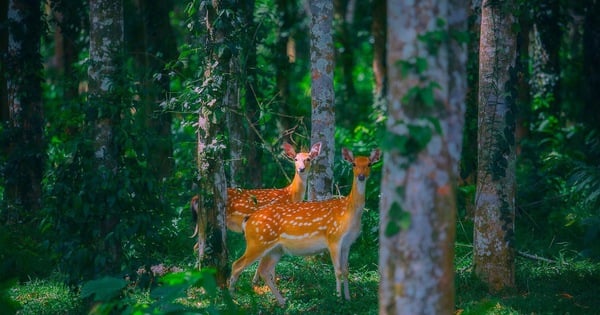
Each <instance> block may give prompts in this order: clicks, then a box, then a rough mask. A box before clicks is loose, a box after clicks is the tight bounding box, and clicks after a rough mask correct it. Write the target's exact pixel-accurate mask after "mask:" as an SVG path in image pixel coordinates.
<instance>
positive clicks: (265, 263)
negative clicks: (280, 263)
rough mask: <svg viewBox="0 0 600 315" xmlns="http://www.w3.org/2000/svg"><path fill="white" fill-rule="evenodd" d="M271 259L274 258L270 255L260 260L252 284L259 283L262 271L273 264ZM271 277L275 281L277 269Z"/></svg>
mask: <svg viewBox="0 0 600 315" xmlns="http://www.w3.org/2000/svg"><path fill="white" fill-rule="evenodd" d="M271 259H272V258H271V256H270V255H265V256H263V257H262V258H261V259H260V261H259V263H258V267H257V268H256V272H255V273H254V277H253V278H252V284H257V283H258V280H259V278H260V270H261V269H265V268H266V267H265V266H268V265H269V264H270V263H271V261H270V260H271ZM271 276H272V277H273V279H275V268H273V274H272V275H271Z"/></svg>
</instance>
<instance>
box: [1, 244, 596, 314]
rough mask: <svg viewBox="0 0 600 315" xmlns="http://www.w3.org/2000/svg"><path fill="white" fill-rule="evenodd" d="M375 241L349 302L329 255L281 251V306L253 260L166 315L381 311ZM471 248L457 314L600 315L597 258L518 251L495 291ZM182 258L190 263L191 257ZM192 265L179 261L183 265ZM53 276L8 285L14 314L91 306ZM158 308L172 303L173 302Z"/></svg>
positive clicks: (462, 255) (144, 294) (356, 257)
mask: <svg viewBox="0 0 600 315" xmlns="http://www.w3.org/2000/svg"><path fill="white" fill-rule="evenodd" d="M373 245H374V244H372V243H371V242H370V241H366V240H365V239H363V240H362V241H359V242H357V244H355V247H353V251H351V256H350V293H351V300H350V301H342V300H340V299H339V298H338V297H337V296H336V294H335V277H334V274H333V268H332V266H331V263H330V261H329V257H328V256H325V255H320V256H315V257H310V258H301V257H288V256H285V257H284V258H283V259H282V260H281V262H280V263H279V264H278V266H277V285H278V287H279V289H280V291H281V293H282V294H283V295H284V296H285V297H286V298H287V305H286V307H285V308H281V307H279V306H278V305H277V302H276V300H275V299H274V297H273V295H272V294H271V293H270V291H269V289H268V288H267V287H266V286H264V285H262V284H259V285H258V286H252V285H251V279H252V276H253V275H254V271H255V270H256V264H254V265H252V266H251V267H250V268H248V270H246V271H245V272H243V273H242V275H241V277H240V279H239V280H238V283H237V287H236V292H235V294H234V296H233V300H232V301H230V304H228V306H227V304H226V301H225V300H224V299H222V298H218V297H217V298H214V299H212V300H211V301H207V300H208V299H207V297H206V296H207V294H206V292H207V291H206V290H205V289H204V288H189V289H187V290H180V289H181V287H177V288H178V289H176V290H175V291H177V290H179V291H182V292H183V294H184V295H185V296H184V297H183V298H178V299H177V300H176V304H178V305H179V306H180V307H181V308H179V311H182V312H181V313H178V311H176V312H173V313H169V314H183V312H184V311H188V312H189V311H191V313H200V314H209V313H210V314H216V313H213V312H212V311H217V312H218V313H220V314H306V313H310V314H312V315H317V314H378V300H377V294H378V282H379V272H378V267H377V261H376V259H377V253H376V251H375V252H373V248H376V247H373ZM471 252H472V248H471V247H470V245H468V244H459V243H457V246H456V260H455V262H456V263H455V264H456V298H455V302H456V307H455V310H454V313H455V314H460V315H467V314H600V298H599V297H600V262H599V261H591V260H586V259H581V258H578V257H577V256H576V255H572V256H571V257H568V255H565V256H564V257H560V259H559V260H553V259H546V258H541V257H534V256H529V257H524V256H521V255H520V256H518V257H517V259H516V279H517V280H516V282H517V283H516V287H515V288H513V289H510V290H506V291H504V292H501V293H499V294H494V295H492V294H490V293H488V292H487V290H486V289H485V286H484V285H483V284H482V283H480V282H479V281H477V280H476V279H475V278H474V277H473V276H472V270H471V266H472V265H471V260H472V257H471ZM230 254H231V256H232V259H235V258H236V257H238V256H239V255H241V250H233V251H232V252H231V253H230ZM187 263H188V264H191V261H188V262H187ZM191 267H192V266H189V265H187V266H181V268H183V269H186V268H187V269H188V270H189V269H191ZM54 278H56V279H54ZM58 278H59V277H50V278H48V279H32V280H31V281H27V282H23V283H21V284H19V285H17V286H15V287H13V288H12V289H11V290H10V291H9V292H10V295H11V296H12V297H13V298H14V299H15V300H17V301H19V302H20V303H21V306H22V309H21V310H20V311H19V313H18V314H35V315H39V314H88V313H90V311H89V309H90V308H91V306H89V305H88V306H83V302H82V299H81V298H80V295H79V294H77V293H74V292H73V291H71V290H69V288H68V287H67V286H66V285H64V284H63V283H62V282H61V281H60V280H58ZM163 289H164V288H163ZM157 292H158V293H157ZM160 292H162V293H160ZM169 292H171V293H172V292H173V291H164V290H163V291H160V287H158V289H157V287H155V288H154V289H153V290H152V291H150V290H149V289H140V288H136V287H131V286H128V288H127V290H123V293H122V296H121V297H120V300H118V301H117V302H115V303H116V304H110V305H108V306H107V305H105V306H106V307H122V309H124V308H125V307H127V306H131V305H138V306H141V305H146V306H145V307H147V306H148V305H151V304H152V303H155V301H156V297H158V296H161V294H162V296H163V297H164V295H170V294H171V293H169ZM226 295H227V294H226ZM218 296H221V295H218ZM119 303H120V304H119ZM154 305H156V303H155V304H154ZM163 307H165V308H172V307H173V305H169V307H166V306H163ZM93 309H94V310H96V311H97V312H96V313H95V314H108V313H103V312H102V311H101V310H102V308H100V307H98V305H96V306H94V307H93ZM139 309H144V307H140V308H138V313H136V312H135V311H133V310H132V309H126V310H125V311H122V313H127V314H143V313H144V312H139ZM171 310H173V309H171ZM119 313H121V312H119ZM159 314H167V312H164V313H159ZM187 314H190V313H187Z"/></svg>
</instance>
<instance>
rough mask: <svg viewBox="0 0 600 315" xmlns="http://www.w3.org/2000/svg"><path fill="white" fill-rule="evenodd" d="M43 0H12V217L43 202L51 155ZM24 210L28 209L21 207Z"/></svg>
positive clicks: (7, 64) (23, 217)
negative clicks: (43, 53) (47, 147)
mask: <svg viewBox="0 0 600 315" xmlns="http://www.w3.org/2000/svg"><path fill="white" fill-rule="evenodd" d="M40 10H41V9H40V1H39V0H11V1H8V11H7V12H6V16H7V19H6V22H7V25H8V34H7V35H8V38H7V40H8V42H7V43H6V49H7V54H6V55H5V56H4V57H3V60H2V64H3V65H2V70H4V71H3V74H2V75H3V76H5V77H4V80H6V81H4V82H5V83H6V85H5V94H4V93H3V96H2V98H3V99H4V97H6V99H5V102H6V103H5V106H6V108H3V110H2V113H3V114H2V116H3V118H5V119H8V120H7V121H6V122H7V125H6V130H5V131H4V132H5V133H6V134H10V135H11V136H10V137H8V139H9V140H8V145H7V146H6V147H3V148H2V149H1V150H2V154H3V155H4V156H5V163H4V165H2V171H3V175H4V178H3V186H4V200H6V203H7V206H8V209H7V211H6V212H5V213H6V214H7V218H6V219H7V220H8V222H9V223H17V222H19V223H21V222H23V221H28V220H29V219H33V218H34V217H35V214H36V213H37V212H38V211H39V210H40V208H41V198H42V176H43V170H44V161H45V156H46V153H45V144H44V138H43V128H44V126H43V123H44V118H43V111H42V88H41V84H42V77H41V72H42V62H41V56H40V38H41V35H42V21H41V11H40ZM21 210H23V211H21Z"/></svg>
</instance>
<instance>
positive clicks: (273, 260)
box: [256, 249, 285, 307]
mask: <svg viewBox="0 0 600 315" xmlns="http://www.w3.org/2000/svg"><path fill="white" fill-rule="evenodd" d="M282 254H283V252H282V251H281V250H280V249H275V250H273V251H271V252H270V253H269V254H267V255H265V256H264V257H263V259H262V260H261V262H260V264H259V266H258V269H257V270H256V272H257V273H259V274H260V276H261V278H263V281H264V282H265V283H266V284H267V286H269V289H271V292H272V293H273V295H275V298H276V299H277V302H278V303H279V305H280V306H282V307H283V306H285V298H283V296H282V295H281V293H280V292H279V289H277V286H276V285H275V266H276V265H277V263H278V262H279V259H280V258H281V255H282Z"/></svg>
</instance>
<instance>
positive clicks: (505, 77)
mask: <svg viewBox="0 0 600 315" xmlns="http://www.w3.org/2000/svg"><path fill="white" fill-rule="evenodd" d="M513 4H514V2H512V1H504V2H498V1H491V0H484V1H483V3H482V6H481V38H480V41H481V44H480V51H479V111H478V112H479V114H478V117H479V119H478V121H479V123H478V139H477V142H478V153H477V155H478V159H479V160H478V165H477V190H476V195H475V217H474V240H473V264H474V268H475V274H476V275H477V276H478V277H479V278H481V280H483V281H484V282H485V283H487V284H488V285H489V288H490V289H491V290H492V291H498V290H501V289H503V288H506V287H511V286H514V284H515V265H514V253H515V251H514V217H515V187H516V183H515V160H516V157H515V124H516V120H515V100H516V95H515V91H514V89H513V87H514V86H515V84H516V81H514V80H515V79H516V70H515V66H516V37H515V34H514V33H513V31H512V30H513V23H515V19H514V16H513V15H512V13H511V12H513V9H514V7H513Z"/></svg>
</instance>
